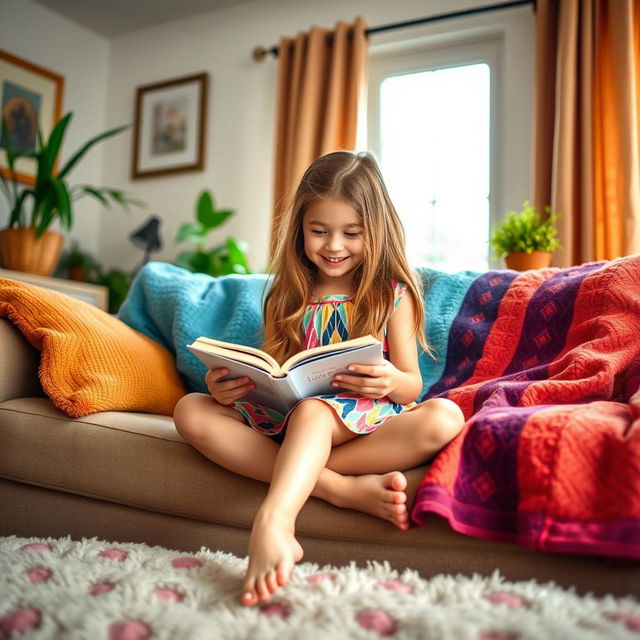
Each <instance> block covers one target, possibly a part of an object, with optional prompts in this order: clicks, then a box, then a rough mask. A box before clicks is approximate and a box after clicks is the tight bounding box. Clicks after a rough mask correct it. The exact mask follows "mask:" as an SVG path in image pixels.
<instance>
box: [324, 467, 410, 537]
mask: <svg viewBox="0 0 640 640" xmlns="http://www.w3.org/2000/svg"><path fill="white" fill-rule="evenodd" d="M335 489H337V491H336V493H335V496H334V497H333V498H331V500H330V501H331V502H332V503H333V504H334V505H336V506H337V507H343V508H348V509H356V510H357V511H363V512H364V513H369V514H371V515H373V516H377V517H378V518H382V519H383V520H389V521H390V522H391V523H393V524H395V525H396V527H398V528H400V529H408V528H409V511H408V509H407V492H406V490H407V479H406V477H405V476H404V474H403V473H400V472H399V471H391V472H389V473H385V474H383V475H377V474H368V475H362V476H340V480H339V486H338V487H335Z"/></svg>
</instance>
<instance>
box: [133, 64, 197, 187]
mask: <svg viewBox="0 0 640 640" xmlns="http://www.w3.org/2000/svg"><path fill="white" fill-rule="evenodd" d="M207 91H208V74H206V73H199V74H197V75H192V76H187V77H185V78H177V79H175V80H166V81H165V82H158V83H156V84H149V85H145V86H143V87H138V88H137V90H136V105H135V120H134V131H133V159H132V164H131V177H132V178H134V179H136V178H147V177H151V176H161V175H167V174H171V173H178V172H182V171H201V170H202V169H203V168H204V151H205V149H204V141H205V130H206V114H207Z"/></svg>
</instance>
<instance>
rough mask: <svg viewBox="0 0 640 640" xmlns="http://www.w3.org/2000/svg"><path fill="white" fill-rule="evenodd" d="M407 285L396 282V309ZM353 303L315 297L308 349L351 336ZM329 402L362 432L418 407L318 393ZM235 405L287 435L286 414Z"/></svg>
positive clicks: (264, 429) (260, 427) (307, 320)
mask: <svg viewBox="0 0 640 640" xmlns="http://www.w3.org/2000/svg"><path fill="white" fill-rule="evenodd" d="M405 288H406V287H405V285H403V284H401V283H395V284H394V289H395V301H394V304H395V308H397V307H398V305H399V304H400V300H401V299H402V296H403V295H404V292H405ZM352 308H353V303H352V302H351V297H350V296H344V295H331V296H323V297H322V298H315V297H314V298H312V299H311V302H310V303H309V306H308V307H307V311H306V313H305V316H304V319H303V322H302V328H303V331H304V345H303V348H304V349H311V348H312V347H318V346H324V345H326V344H334V343H336V342H342V341H343V340H347V339H348V337H349V318H350V316H351V311H352ZM383 351H384V356H385V358H387V359H388V349H387V344H386V339H385V340H384V343H383ZM314 398H317V399H318V400H322V401H323V402H324V403H326V404H328V405H329V406H330V407H331V408H332V409H333V410H334V411H335V413H336V415H337V416H338V417H339V418H340V419H341V420H342V422H343V423H344V424H345V425H346V426H347V428H349V429H350V430H351V431H353V432H355V433H358V434H365V433H370V432H371V431H375V430H376V429H377V428H378V427H379V426H380V425H381V424H382V423H383V422H384V421H385V420H386V419H387V418H390V417H392V416H396V415H398V414H399V413H402V412H403V411H407V410H409V409H412V408H413V407H415V406H416V403H415V402H412V403H410V404H398V403H397V402H392V401H391V400H389V399H388V398H386V397H385V398H380V399H377V400H373V399H371V398H364V397H362V396H360V395H357V394H353V393H348V392H344V393H336V394H327V395H320V396H314ZM234 408H235V409H237V410H238V411H240V413H242V415H243V416H244V418H245V419H246V420H247V422H248V423H249V425H250V426H251V427H252V428H253V429H255V430H256V431H260V432H261V433H264V434H266V435H269V436H280V437H279V438H277V439H278V440H280V439H281V437H282V436H283V435H284V431H283V430H284V429H285V427H286V424H287V418H288V416H289V415H290V413H291V411H293V409H292V410H291V411H290V412H289V413H288V414H286V415H284V414H282V413H280V412H279V411H275V410H274V409H271V408H269V407H265V406H263V405H260V404H257V403H255V402H250V401H245V400H239V401H237V402H235V403H234Z"/></svg>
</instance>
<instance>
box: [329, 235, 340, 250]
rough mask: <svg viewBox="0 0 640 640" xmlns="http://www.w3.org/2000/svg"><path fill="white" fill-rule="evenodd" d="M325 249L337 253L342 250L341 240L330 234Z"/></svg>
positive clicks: (337, 236)
mask: <svg viewBox="0 0 640 640" xmlns="http://www.w3.org/2000/svg"><path fill="white" fill-rule="evenodd" d="M327 248H328V249H329V250H330V251H339V250H340V249H342V239H341V238H340V236H339V235H338V234H330V235H328V236H327Z"/></svg>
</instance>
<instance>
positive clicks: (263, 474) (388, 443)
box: [175, 394, 464, 529]
mask: <svg viewBox="0 0 640 640" xmlns="http://www.w3.org/2000/svg"><path fill="white" fill-rule="evenodd" d="M409 417H411V419H410V420H407V418H409ZM175 418H176V427H177V428H178V431H179V432H180V433H181V435H182V436H183V437H184V438H185V440H187V441H188V442H189V443H190V444H191V445H192V446H193V447H195V448H196V449H197V450H198V451H200V453H202V454H203V455H205V456H206V457H208V458H209V459H210V460H212V461H214V462H216V463H217V464H219V465H221V466H223V467H225V468H226V469H229V470H230V471H233V472H235V473H238V474H240V475H243V476H246V477H249V478H253V479H255V480H259V481H261V482H265V483H270V482H271V478H272V476H273V468H274V465H275V460H276V457H277V455H278V451H279V449H280V445H278V444H277V443H276V442H275V441H273V440H272V439H270V438H267V437H265V436H263V435H262V434H260V433H258V432H257V431H254V430H253V429H248V428H247V427H246V425H245V424H244V421H243V419H242V416H241V414H240V413H239V412H238V411H236V410H234V409H232V408H230V407H224V406H222V405H219V404H218V403H216V402H215V400H213V398H211V396H208V395H204V394H190V395H188V396H185V397H184V398H183V399H182V400H181V401H180V403H179V404H178V407H176V413H175ZM463 423H464V418H463V417H462V413H461V411H460V409H459V408H458V407H457V406H456V405H455V404H454V403H452V402H450V401H448V400H440V399H434V400H429V401H427V402H425V403H423V404H422V405H420V406H419V407H417V408H416V409H414V410H413V411H411V412H408V413H404V414H400V415H399V416H396V417H394V418H389V419H388V420H387V421H386V422H385V423H384V425H383V426H382V427H381V428H379V429H378V430H376V431H374V432H373V433H371V434H369V435H367V436H366V437H364V438H362V437H359V438H355V439H353V440H350V441H348V442H346V443H345V444H342V445H340V446H336V447H333V449H332V450H331V453H330V455H329V459H328V461H327V467H326V468H325V469H323V470H322V471H321V473H320V476H319V477H318V481H317V483H316V486H315V487H314V489H313V491H312V492H311V495H313V496H315V497H316V498H320V499H322V500H325V501H326V502H329V503H331V504H333V505H335V506H337V507H343V508H350V509H356V510H358V511H362V512H364V513H369V514H371V515H374V516H377V517H379V518H382V519H385V520H389V521H390V522H391V523H393V524H394V525H395V526H397V527H399V528H401V529H407V528H408V526H409V524H408V522H409V514H408V510H407V504H410V503H411V501H412V498H413V495H412V491H411V489H413V490H415V487H412V488H409V490H408V488H407V480H406V478H405V476H404V474H402V473H400V472H399V471H397V470H398V469H409V468H411V467H412V466H416V465H420V464H423V463H424V462H425V461H426V460H428V459H429V458H431V457H432V456H433V454H434V453H435V452H437V451H438V450H439V449H441V448H442V447H443V446H444V445H446V444H447V443H448V442H449V441H450V440H452V439H453V438H454V437H455V436H456V435H457V434H458V433H459V431H460V429H461V428H462V426H463ZM416 460H417V461H416Z"/></svg>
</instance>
